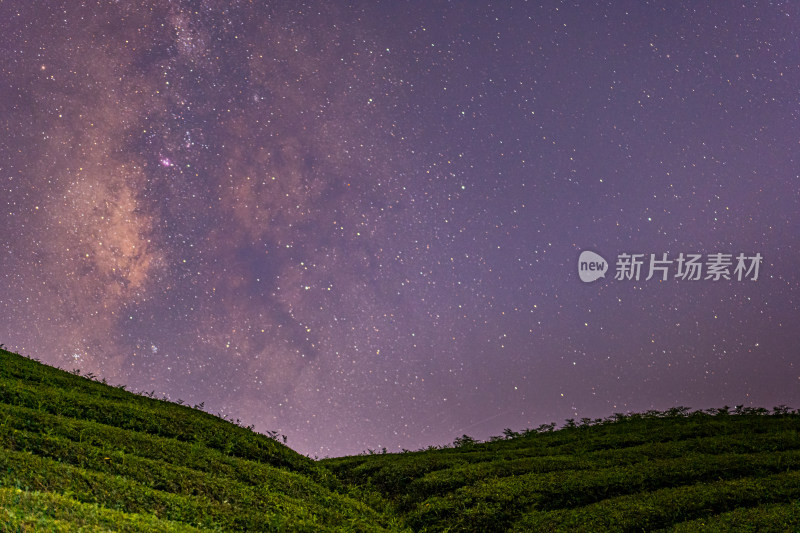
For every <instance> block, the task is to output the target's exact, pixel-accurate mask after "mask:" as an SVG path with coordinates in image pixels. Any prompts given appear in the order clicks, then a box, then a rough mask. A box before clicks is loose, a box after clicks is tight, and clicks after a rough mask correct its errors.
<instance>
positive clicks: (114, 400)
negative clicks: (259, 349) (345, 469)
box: [0, 351, 397, 531]
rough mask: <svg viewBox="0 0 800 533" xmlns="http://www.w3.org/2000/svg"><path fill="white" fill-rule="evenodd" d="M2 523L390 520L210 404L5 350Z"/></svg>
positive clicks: (206, 525) (367, 525)
mask: <svg viewBox="0 0 800 533" xmlns="http://www.w3.org/2000/svg"><path fill="white" fill-rule="evenodd" d="M0 525H2V530H3V531H59V530H63V531H75V530H76V529H78V528H81V527H83V528H84V530H86V531H93V530H97V531H107V530H122V531H192V530H195V529H202V530H207V529H211V530H214V529H216V530H223V531H233V530H238V531H274V530H290V531H326V530H343V529H345V530H353V531H381V530H390V531H391V530H396V529H397V528H396V527H394V526H393V525H392V520H390V519H388V518H387V517H386V516H384V515H382V514H381V513H379V512H377V511H375V510H373V509H372V508H370V507H368V506H367V505H365V504H364V503H361V502H359V501H356V500H355V499H353V498H350V497H348V496H347V494H346V493H345V491H344V490H343V488H342V485H341V483H339V482H338V480H337V479H336V478H335V477H334V476H332V475H331V474H330V473H329V472H328V471H327V470H326V469H324V468H322V467H320V466H319V465H317V464H315V463H314V462H313V461H311V460H310V459H308V458H307V457H304V456H302V455H300V454H298V453H296V452H294V451H292V450H291V449H289V448H288V447H286V446H284V445H283V444H281V443H279V442H276V441H275V440H273V439H270V438H268V437H266V436H264V435H260V434H256V433H254V432H252V431H250V430H249V429H247V428H243V427H240V426H237V425H235V424H233V423H230V422H227V421H224V420H222V419H220V418H217V417H214V416H211V415H209V414H207V413H204V412H202V411H199V410H196V409H191V408H189V407H185V406H181V405H177V404H175V403H170V402H166V401H162V400H156V399H152V398H148V397H145V396H139V395H135V394H132V393H129V392H126V391H124V390H121V389H119V388H115V387H110V386H107V385H104V384H102V383H98V382H96V381H93V380H90V379H87V378H84V377H80V376H77V375H73V374H70V373H67V372H63V371H61V370H57V369H54V368H51V367H48V366H45V365H43V364H40V363H38V362H35V361H32V360H30V359H26V358H23V357H20V356H18V355H15V354H12V353H10V352H6V351H0Z"/></svg>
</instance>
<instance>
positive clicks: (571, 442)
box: [322, 406, 800, 531]
mask: <svg viewBox="0 0 800 533" xmlns="http://www.w3.org/2000/svg"><path fill="white" fill-rule="evenodd" d="M772 413H773V414H772V415H771V416H766V415H767V414H769V413H768V412H767V411H766V410H760V409H745V408H743V407H739V408H738V409H736V408H734V409H730V408H722V409H718V410H713V411H711V412H708V411H700V412H692V411H690V409H688V408H686V407H676V408H673V409H669V410H667V411H664V412H660V411H650V412H648V413H644V414H632V415H624V414H615V415H613V416H612V417H610V418H608V419H606V420H600V421H598V420H591V419H582V420H580V421H579V422H576V421H575V420H568V421H566V423H565V425H564V426H563V427H562V428H561V429H560V430H555V428H554V425H552V424H546V425H544V426H543V427H542V428H541V429H539V430H525V431H522V432H515V431H511V430H506V431H505V432H504V436H503V437H496V438H493V439H490V441H489V442H486V443H477V442H469V444H468V445H466V446H465V445H459V444H460V443H461V440H460V439H456V443H455V444H456V446H455V447H451V448H443V449H429V450H425V451H418V452H410V453H403V454H395V455H393V454H390V455H387V456H358V457H344V458H336V459H327V460H323V461H322V464H323V465H325V466H327V467H328V468H329V469H331V470H332V471H333V472H334V473H336V474H337V475H338V476H339V478H340V479H342V480H343V481H344V482H345V483H348V484H352V485H358V486H361V487H366V488H371V489H373V490H375V491H377V492H380V493H383V494H385V495H386V497H387V499H388V504H389V505H390V506H391V508H392V509H394V512H395V513H397V514H398V515H400V516H402V517H403V518H404V520H405V522H406V524H408V525H409V526H411V527H412V529H414V530H416V531H504V530H508V531H651V530H656V529H662V528H671V527H674V528H676V531H694V530H707V531H728V530H739V531H756V530H758V531H794V530H798V528H797V527H796V525H797V523H798V521H800V519H798V517H797V508H796V506H792V505H791V502H793V501H796V500H797V499H798V498H799V497H800V416H798V414H797V412H794V411H792V410H791V409H789V408H787V407H785V406H781V407H779V408H776V409H775V410H773V411H772ZM771 518H774V519H775V520H777V521H776V522H775V524H780V525H779V526H776V527H774V528H771V527H767V526H766V524H769V520H770V519H771ZM748 520H751V521H753V522H754V523H761V524H762V527H761V528H750V529H748V528H747V527H746V524H747V523H748V522H747V521H748ZM684 524H687V525H684ZM698 528H699V529H698Z"/></svg>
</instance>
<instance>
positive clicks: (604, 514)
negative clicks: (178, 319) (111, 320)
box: [0, 350, 800, 532]
mask: <svg viewBox="0 0 800 533" xmlns="http://www.w3.org/2000/svg"><path fill="white" fill-rule="evenodd" d="M798 430H800V414H798V413H797V412H796V411H793V410H791V409H789V408H786V407H779V408H775V409H773V410H771V411H766V410H764V409H751V408H738V409H728V408H722V409H715V410H709V411H695V412H692V411H690V410H688V409H686V408H674V409H671V410H669V411H666V412H655V411H653V412H648V413H644V414H635V415H621V414H618V415H614V416H612V417H610V418H608V419H605V420H586V419H584V420H582V421H580V422H578V423H576V422H574V421H567V424H565V426H564V427H563V428H561V429H558V430H556V428H555V424H547V425H543V426H541V427H540V428H538V429H537V430H526V431H524V432H521V433H517V432H514V431H511V430H506V431H505V433H504V435H503V436H502V437H496V438H493V439H492V440H491V441H490V442H486V443H479V442H476V441H474V440H473V439H471V438H469V437H468V436H466V435H465V436H463V437H461V438H459V439H456V441H455V443H454V444H453V445H452V446H449V447H440V448H434V447H431V448H430V449H428V450H424V451H417V452H406V453H400V454H386V453H377V454H375V453H370V454H367V455H359V456H352V457H342V458H334V459H325V460H322V461H317V462H315V461H312V460H311V459H309V458H307V457H304V456H302V455H300V454H298V453H296V452H294V451H292V450H291V449H290V448H288V447H286V446H285V445H284V444H282V443H280V442H278V441H277V440H275V439H272V438H269V437H268V436H266V435H261V434H258V433H255V432H253V431H252V430H251V429H249V428H245V427H241V426H240V425H237V424H235V423H231V422H229V421H226V420H223V419H220V418H218V417H215V416H212V415H210V414H208V413H205V412H203V411H201V410H199V409H193V408H190V407H187V406H183V405H178V404H175V403H171V402H167V401H163V400H158V399H155V398H152V397H148V396H143V395H136V394H132V393H130V392H127V391H125V390H123V389H121V388H117V387H111V386H108V385H105V384H103V383H99V382H97V381H96V380H93V379H89V378H87V377H81V376H79V375H75V374H71V373H68V372H64V371H61V370H57V369H54V368H51V367H48V366H46V365H43V364H40V363H38V362H36V361H33V360H30V359H26V358H24V357H21V356H18V355H16V354H12V353H10V352H6V351H3V350H0V530H2V531H142V532H151V531H165V532H166V531H593V532H594V531H656V530H666V531H687V532H688V531H692V532H694V531H800V431H798Z"/></svg>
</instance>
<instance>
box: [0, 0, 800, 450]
mask: <svg viewBox="0 0 800 533" xmlns="http://www.w3.org/2000/svg"><path fill="white" fill-rule="evenodd" d="M34 4H36V5H34ZM703 4H705V3H703ZM712 4H713V5H711V6H708V5H701V3H699V2H685V5H680V4H679V3H678V2H673V1H666V0H665V1H663V2H649V3H648V2H617V1H614V2H601V3H597V2H545V3H544V4H536V3H524V2H498V3H482V2H454V3H446V2H422V1H419V2H400V1H383V2H362V3H354V4H349V5H345V4H343V3H339V2H330V3H318V4H310V5H304V6H302V7H299V6H300V4H299V3H296V2H277V3H272V4H267V3H265V2H261V1H257V0H256V1H253V2H229V1H222V0H202V1H191V2H190V1H186V2H178V1H172V2H170V1H167V0H160V1H150V2H146V1H142V2H125V1H123V2H83V3H79V2H72V1H70V2H66V1H62V2H56V1H49V2H27V1H22V0H6V1H4V2H2V3H0V52H1V53H0V67H1V70H2V75H1V76H0V124H2V142H1V143H0V342H2V343H4V344H5V345H6V347H7V348H8V349H10V350H13V351H16V352H19V353H22V354H24V355H27V356H30V357H36V358H38V359H40V360H41V361H43V362H45V363H48V364H51V365H55V366H59V367H61V368H64V369H67V370H72V369H76V368H78V369H80V370H81V371H82V372H84V373H86V372H92V373H94V374H95V375H97V376H98V377H102V378H105V379H107V380H108V381H109V382H110V383H113V384H125V385H126V386H127V388H128V389H129V390H135V391H146V392H150V391H154V392H155V393H156V394H157V395H158V396H159V397H161V396H164V395H166V396H167V397H168V398H170V399H172V400H178V399H181V400H184V401H186V402H188V403H189V404H192V405H194V404H199V403H200V402H204V404H205V407H204V408H205V410H207V411H209V412H211V413H214V414H217V413H220V414H222V415H224V416H226V417H228V418H234V419H236V418H238V419H240V420H241V422H242V423H243V424H246V425H249V424H254V425H255V428H256V430H259V431H267V430H273V431H278V432H279V433H283V434H286V435H287V436H288V444H289V446H291V447H292V448H294V449H295V450H297V451H299V452H301V453H304V454H309V455H312V456H315V455H316V456H319V457H323V456H327V455H330V456H334V455H342V454H354V453H358V452H361V451H363V450H366V449H367V448H371V449H379V448H382V447H386V448H387V449H388V450H389V451H399V450H400V449H401V448H407V449H417V448H420V447H424V446H428V445H439V444H444V443H449V442H452V441H453V439H454V438H455V437H457V436H460V435H462V434H465V433H466V434H469V435H471V436H473V437H475V438H480V439H485V438H487V437H489V436H490V435H498V434H500V433H502V431H503V429H504V428H507V427H508V428H512V429H515V430H521V429H524V428H528V427H536V426H538V425H540V424H543V423H548V422H551V421H554V422H559V423H563V421H564V419H566V418H581V417H591V418H595V417H605V416H608V415H611V414H612V413H614V412H628V411H644V410H648V409H666V408H669V407H671V406H676V405H684V406H690V407H692V408H710V407H720V406H722V405H725V404H727V405H731V406H733V405H737V404H743V405H747V406H763V407H768V408H771V407H772V406H775V405H778V404H788V405H791V406H793V407H800V353H798V347H799V346H800V275H798V268H799V267H800V156H798V154H799V153H800V89H798V88H800V42H799V40H800V4H797V3H795V2H757V3H750V2H748V3H747V4H754V5H748V6H742V5H734V4H733V3H732V2H714V3H712ZM755 4H757V5H755ZM584 250H591V251H593V252H596V253H597V254H599V255H600V256H602V257H603V258H604V259H606V260H607V261H608V262H609V263H610V264H609V265H608V272H607V273H606V276H605V278H602V279H599V280H597V281H594V282H591V283H584V282H582V281H581V280H580V279H579V276H578V257H579V255H580V253H581V251H584ZM635 253H636V254H644V255H645V257H644V259H645V266H644V267H643V271H642V276H641V278H640V279H639V280H636V279H627V278H626V279H615V277H616V276H615V271H616V261H617V258H618V256H619V254H635ZM717 253H723V254H730V256H731V257H732V262H733V264H732V266H731V267H730V278H731V279H730V280H726V279H724V278H722V279H720V280H718V281H715V280H714V279H705V274H706V271H703V275H702V277H701V279H698V280H690V279H677V277H676V276H675V273H676V269H677V261H675V260H676V259H677V258H678V257H679V255H680V254H684V255H685V256H688V254H699V255H701V256H702V258H703V261H705V260H706V259H708V258H709V257H710V256H711V255H713V254H717ZM740 253H742V254H745V256H746V257H753V256H755V254H757V253H760V254H761V256H762V257H763V260H762V262H761V263H760V268H759V272H758V277H757V279H755V280H754V279H752V278H753V272H751V276H750V278H748V277H747V276H745V277H744V278H743V279H742V280H738V279H737V277H736V275H735V274H734V267H736V264H737V261H736V256H738V254H740ZM650 254H655V256H656V258H658V259H662V258H663V254H667V259H668V260H674V261H675V262H674V263H672V264H671V267H670V268H671V270H670V271H669V272H668V274H669V275H668V279H667V280H663V279H660V278H661V275H660V274H658V273H657V274H655V275H654V276H653V278H651V279H649V280H646V279H645V278H646V275H645V274H646V273H647V265H648V263H649V259H650ZM704 266H706V267H707V265H704Z"/></svg>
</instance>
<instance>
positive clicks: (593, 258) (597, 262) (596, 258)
mask: <svg viewBox="0 0 800 533" xmlns="http://www.w3.org/2000/svg"><path fill="white" fill-rule="evenodd" d="M607 270H608V261H606V260H605V259H603V257H602V256H601V255H598V254H596V253H594V252H590V251H589V250H584V251H583V252H581V256H580V257H579V258H578V276H580V278H581V281H583V282H584V283H591V282H592V281H594V280H596V279H598V278H604V277H606V271H607Z"/></svg>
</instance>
